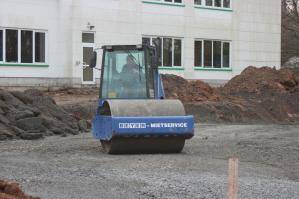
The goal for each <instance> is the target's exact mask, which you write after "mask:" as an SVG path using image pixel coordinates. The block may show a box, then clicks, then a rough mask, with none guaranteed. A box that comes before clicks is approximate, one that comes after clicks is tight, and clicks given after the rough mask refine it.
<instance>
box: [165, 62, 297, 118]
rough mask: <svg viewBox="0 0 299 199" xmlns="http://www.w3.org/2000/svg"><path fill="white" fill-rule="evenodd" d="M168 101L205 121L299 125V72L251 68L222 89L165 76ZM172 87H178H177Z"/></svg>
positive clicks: (294, 70) (199, 82) (295, 70)
mask: <svg viewBox="0 0 299 199" xmlns="http://www.w3.org/2000/svg"><path fill="white" fill-rule="evenodd" d="M163 83H164V85H165V92H166V96H167V97H168V98H178V99H180V100H182V101H183V102H184V105H185V108H186V111H187V113H188V114H193V115H194V116H195V118H196V120H197V121H201V122H229V123H297V122H299V70H297V69H281V70H276V69H273V68H269V67H262V68H256V67H252V66H250V67H248V68H246V69H245V70H244V71H243V72H242V73H241V74H240V75H238V76H236V77H234V78H233V79H232V80H230V81H229V82H228V83H227V84H225V85H224V86H223V87H220V88H212V87H210V86H209V85H207V84H205V83H203V82H201V81H195V82H194V81H191V82H188V81H186V80H184V79H183V78H181V77H177V76H173V75H172V76H169V75H166V76H163ZM171 85H175V86H174V87H173V88H172V87H171Z"/></svg>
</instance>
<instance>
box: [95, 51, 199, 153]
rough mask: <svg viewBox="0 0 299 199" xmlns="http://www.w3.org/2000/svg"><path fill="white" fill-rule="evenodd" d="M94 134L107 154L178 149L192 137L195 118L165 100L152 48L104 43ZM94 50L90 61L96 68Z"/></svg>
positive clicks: (178, 102)
mask: <svg viewBox="0 0 299 199" xmlns="http://www.w3.org/2000/svg"><path fill="white" fill-rule="evenodd" d="M101 50H102V51H103V53H102V66H101V69H100V70H101V84H100V96H99V105H98V109H97V113H96V116H95V118H94V120H93V124H92V130H93V135H94V137H95V138H97V139H99V140H100V141H101V144H102V146H103V148H104V150H105V151H106V152H107V153H109V154H127V153H179V152H181V151H182V149H183V147H184V144H185V140H186V139H190V138H191V137H193V135H194V119H193V116H187V115H186V114H185V110H184V107H183V105H182V103H181V102H180V101H179V100H167V99H164V98H165V97H164V90H163V84H162V80H161V77H160V75H159V72H158V68H157V63H158V61H157V60H158V58H157V56H156V49H155V47H152V46H148V45H114V46H103V47H102V49H101ZM97 55H98V53H96V52H95V53H94V55H93V57H92V59H91V63H90V65H91V67H96V65H97V64H96V59H97Z"/></svg>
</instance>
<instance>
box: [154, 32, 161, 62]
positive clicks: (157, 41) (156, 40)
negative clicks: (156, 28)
mask: <svg viewBox="0 0 299 199" xmlns="http://www.w3.org/2000/svg"><path fill="white" fill-rule="evenodd" d="M152 42H153V45H154V46H155V47H156V49H157V55H158V58H159V60H158V66H162V46H161V43H162V42H161V38H153V41H152Z"/></svg>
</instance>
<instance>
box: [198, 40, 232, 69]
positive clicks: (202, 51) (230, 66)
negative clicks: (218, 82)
mask: <svg viewBox="0 0 299 199" xmlns="http://www.w3.org/2000/svg"><path fill="white" fill-rule="evenodd" d="M196 41H201V65H200V66H195V58H196V57H195V42H196ZM204 41H211V42H212V52H211V53H212V60H211V63H212V64H211V65H212V66H205V65H204V62H205V57H204V55H205V54H204V52H205V49H204V43H205V42H204ZM215 41H220V42H221V66H220V68H219V67H215V66H214V42H215ZM193 43H194V61H193V64H194V68H195V69H207V70H209V69H210V70H217V69H219V70H225V69H227V70H230V69H232V41H231V40H221V39H195V40H194V42H193ZM224 43H229V66H228V67H224V66H223V64H224V63H223V57H224V54H223V53H224V51H223V50H224V48H223V46H224Z"/></svg>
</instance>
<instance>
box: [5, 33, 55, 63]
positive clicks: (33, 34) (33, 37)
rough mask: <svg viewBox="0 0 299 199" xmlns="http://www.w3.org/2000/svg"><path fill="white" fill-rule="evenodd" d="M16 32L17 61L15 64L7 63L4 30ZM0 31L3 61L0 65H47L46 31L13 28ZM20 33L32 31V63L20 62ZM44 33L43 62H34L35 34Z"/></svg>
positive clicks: (47, 45)
mask: <svg viewBox="0 0 299 199" xmlns="http://www.w3.org/2000/svg"><path fill="white" fill-rule="evenodd" d="M7 29H9V30H17V31H18V49H17V51H18V59H17V60H18V61H17V62H7V61H6V30H7ZM0 30H2V31H3V38H2V42H3V52H2V53H3V60H2V61H0V63H1V64H7V65H15V64H18V65H22V64H23V65H48V48H49V44H48V31H47V30H40V29H29V28H15V27H0ZM22 31H32V63H25V62H22V61H21V59H22V52H21V51H22V40H21V32H22ZM36 32H38V33H44V34H45V62H36V61H35V41H36V39H35V33H36Z"/></svg>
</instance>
